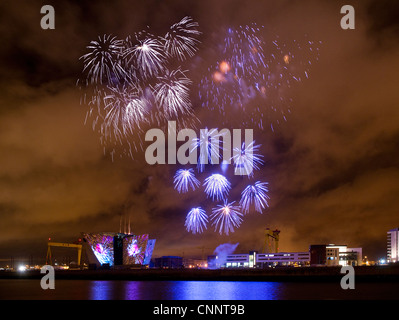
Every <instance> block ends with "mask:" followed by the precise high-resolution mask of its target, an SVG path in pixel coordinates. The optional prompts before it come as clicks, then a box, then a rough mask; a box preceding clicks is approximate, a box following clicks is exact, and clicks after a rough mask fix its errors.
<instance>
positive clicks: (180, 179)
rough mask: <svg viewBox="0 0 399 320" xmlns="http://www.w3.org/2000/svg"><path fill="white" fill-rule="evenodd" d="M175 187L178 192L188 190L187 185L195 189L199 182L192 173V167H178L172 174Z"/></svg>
mask: <svg viewBox="0 0 399 320" xmlns="http://www.w3.org/2000/svg"><path fill="white" fill-rule="evenodd" d="M174 184H175V189H176V190H177V191H178V192H179V193H185V192H188V190H189V187H190V188H191V189H192V190H195V189H196V188H197V187H198V186H199V184H200V182H199V180H198V179H197V178H196V177H195V175H194V170H193V169H191V168H190V169H179V170H177V172H176V174H175V176H174Z"/></svg>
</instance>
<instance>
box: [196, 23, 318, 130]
mask: <svg viewBox="0 0 399 320" xmlns="http://www.w3.org/2000/svg"><path fill="white" fill-rule="evenodd" d="M266 33H267V32H266V30H265V28H264V26H259V25H257V24H256V23H252V24H250V25H241V26H239V27H237V28H233V27H230V28H227V29H225V31H224V34H223V38H224V39H223V41H221V42H220V45H219V46H218V48H220V49H219V50H218V52H216V57H215V59H216V62H215V63H214V64H213V65H211V66H210V67H209V68H208V73H207V75H206V76H204V77H203V78H202V80H201V82H200V84H199V86H198V89H199V90H198V92H199V98H200V101H201V105H202V106H203V107H204V108H207V109H208V110H211V111H214V112H216V113H217V114H219V115H221V120H222V121H223V123H224V124H232V123H234V125H240V126H246V127H252V126H255V127H258V128H260V129H262V130H263V129H264V127H265V125H266V124H269V125H270V128H271V129H272V130H274V126H275V125H276V124H279V123H280V122H281V121H286V120H287V115H288V114H289V113H290V112H291V106H292V98H291V96H290V94H289V91H290V89H291V87H292V86H293V85H294V84H295V83H297V82H300V81H302V80H303V79H306V78H308V77H309V72H310V67H311V65H312V62H313V61H315V60H318V58H319V48H318V45H319V42H314V41H309V40H307V39H305V40H303V41H297V40H294V41H292V43H284V42H282V41H280V39H279V37H278V36H276V35H267V36H266Z"/></svg>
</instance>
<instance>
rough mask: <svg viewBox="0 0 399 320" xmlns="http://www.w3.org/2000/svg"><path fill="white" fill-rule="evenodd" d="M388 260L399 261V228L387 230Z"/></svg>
mask: <svg viewBox="0 0 399 320" xmlns="http://www.w3.org/2000/svg"><path fill="white" fill-rule="evenodd" d="M387 261H388V262H398V261H399V228H396V229H392V230H389V231H388V232H387Z"/></svg>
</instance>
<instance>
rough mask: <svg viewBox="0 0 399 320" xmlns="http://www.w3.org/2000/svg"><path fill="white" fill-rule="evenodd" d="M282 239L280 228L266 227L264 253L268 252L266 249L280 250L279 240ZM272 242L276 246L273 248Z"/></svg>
mask: <svg viewBox="0 0 399 320" xmlns="http://www.w3.org/2000/svg"><path fill="white" fill-rule="evenodd" d="M279 240H280V230H277V229H276V230H273V231H272V230H270V229H269V228H266V230H265V243H264V245H263V253H266V250H268V253H272V252H275V253H277V252H278V242H279ZM272 243H274V248H272Z"/></svg>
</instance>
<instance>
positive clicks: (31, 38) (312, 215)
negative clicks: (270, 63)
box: [0, 0, 399, 262]
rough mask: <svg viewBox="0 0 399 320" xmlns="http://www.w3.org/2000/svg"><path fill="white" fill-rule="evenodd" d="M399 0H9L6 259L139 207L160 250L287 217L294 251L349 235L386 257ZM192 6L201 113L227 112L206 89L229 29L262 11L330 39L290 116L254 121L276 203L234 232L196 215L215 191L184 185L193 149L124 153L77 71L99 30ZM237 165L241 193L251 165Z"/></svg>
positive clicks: (103, 225)
mask: <svg viewBox="0 0 399 320" xmlns="http://www.w3.org/2000/svg"><path fill="white" fill-rule="evenodd" d="M44 4H51V5H53V6H54V8H55V30H42V29H41V27H40V19H41V18H42V15H41V14H40V8H41V7H42V6H43V5H44ZM345 4H351V5H353V6H354V8H355V10H356V11H355V12H356V28H355V30H343V29H341V27H340V20H341V17H342V15H341V14H340V8H341V7H342V6H343V5H345ZM398 12H399V7H398V5H397V3H396V4H395V2H394V1H359V2H357V1H349V2H348V1H328V2H327V1H281V0H279V1H274V0H273V1H127V0H125V1H123V0H118V1H112V2H111V1H77V0H76V1H75V0H69V1H47V2H43V1H19V0H17V1H12V2H11V1H2V3H1V4H0V17H1V18H0V21H1V23H0V37H1V40H2V41H1V44H2V45H1V48H0V61H1V62H0V63H1V68H0V81H1V85H0V90H1V95H0V219H1V222H0V259H1V261H0V262H5V261H6V260H7V259H8V258H10V256H13V257H15V258H19V257H28V256H29V255H33V256H34V257H35V258H37V259H44V258H45V254H46V243H47V239H48V238H49V237H51V238H52V240H54V241H67V242H72V241H75V240H76V239H77V238H79V237H80V236H81V232H101V231H110V232H118V231H119V227H120V219H121V217H129V216H130V219H131V231H132V232H134V233H135V234H143V233H149V234H150V237H151V238H156V239H157V243H156V246H155V250H154V256H161V255H184V256H198V257H200V256H201V254H202V249H201V248H205V254H212V252H213V250H214V249H215V248H216V247H217V246H218V245H219V244H222V243H227V242H230V243H233V244H235V243H239V246H238V248H237V250H236V252H237V253H238V252H247V251H249V250H261V248H262V246H263V241H264V229H265V228H266V227H270V228H272V229H274V228H278V229H279V230H281V233H280V236H281V239H280V251H307V250H308V248H309V245H310V244H321V243H335V244H347V245H348V247H362V248H363V255H367V256H368V257H369V258H370V259H372V260H373V259H375V260H376V259H379V258H381V257H385V255H386V232H387V231H388V230H390V229H393V228H396V227H398V226H399V219H398V208H399V196H398V195H399V162H398V159H399V105H398V102H399V90H398V84H399V82H398V78H397V77H398V71H399V61H398V53H399V52H398V50H399V42H398V39H399V37H398V36H399V25H398V21H399V19H398V16H397V15H398ZM187 15H188V16H191V17H192V18H193V19H194V20H196V21H198V23H199V30H200V31H201V32H202V34H201V36H200V40H201V44H200V45H199V50H198V52H197V54H196V59H193V62H192V63H193V65H191V66H190V65H188V67H189V68H188V69H190V67H192V69H193V70H195V72H192V73H190V70H189V73H188V75H189V77H192V80H193V85H192V87H191V94H192V97H193V99H192V103H193V106H194V108H195V112H196V115H197V116H198V118H199V119H200V120H201V125H200V127H201V128H205V127H211V126H214V125H215V123H217V122H218V120H219V119H218V118H215V117H211V116H210V114H209V113H208V112H206V111H205V110H203V108H202V107H201V105H199V103H198V102H197V101H196V90H197V87H198V79H199V77H202V76H205V75H206V73H207V70H206V68H205V67H204V66H209V65H211V64H213V63H214V60H212V59H211V57H210V56H211V54H210V52H211V51H212V46H213V45H214V41H215V38H216V39H217V35H218V34H219V33H218V32H219V31H220V30H221V29H223V28H228V27H230V26H237V25H240V24H250V23H252V22H256V23H258V24H261V25H264V26H265V29H267V30H268V31H272V32H274V33H275V34H278V35H279V37H280V40H281V41H283V42H284V41H286V42H289V41H292V40H293V39H298V41H299V40H300V39H303V37H304V35H307V37H308V38H309V39H313V40H315V41H320V42H321V43H320V44H319V45H318V47H319V52H320V57H319V61H317V63H314V64H313V65H312V68H311V72H310V76H309V79H306V80H304V81H302V82H300V83H298V84H296V85H295V86H293V87H292V88H291V89H290V90H287V91H286V92H284V94H285V95H287V97H289V98H291V99H292V103H291V113H290V114H289V116H288V117H287V121H286V122H285V121H282V122H280V124H279V125H277V126H275V127H274V131H272V130H271V129H270V128H269V127H268V126H265V129H264V130H259V129H258V128H256V127H254V128H253V129H254V138H255V140H256V141H257V142H258V143H260V144H261V145H262V147H261V152H262V154H263V155H264V160H265V164H264V165H263V166H262V168H261V170H259V171H257V172H256V177H257V179H258V180H262V181H267V182H268V183H269V196H270V201H269V208H268V209H267V210H265V211H264V212H263V214H258V213H252V214H249V215H247V216H245V217H244V221H243V223H242V225H241V227H240V228H238V229H237V230H236V231H235V232H234V233H232V234H230V235H229V236H225V235H223V236H222V235H219V234H218V233H217V232H214V228H213V227H211V226H208V229H207V230H206V231H205V232H204V233H203V234H200V235H198V234H197V235H193V234H191V233H188V232H187V231H186V230H185V227H184V220H185V216H186V214H187V212H188V209H189V208H191V207H192V206H194V205H195V204H196V203H200V202H202V203H205V201H204V199H205V196H204V193H203V192H202V191H201V190H199V191H198V192H193V193H188V194H184V195H181V194H178V193H177V192H176V190H174V189H173V175H174V173H175V171H176V170H177V169H178V168H180V166H179V165H153V166H151V165H148V164H147V163H146V162H145V159H144V153H143V152H137V153H135V156H134V158H135V159H131V158H129V157H122V158H120V157H118V156H117V157H114V159H113V160H112V157H111V156H110V154H109V152H108V151H106V152H105V153H104V150H103V147H102V145H101V143H100V139H99V135H98V132H97V131H95V130H92V127H91V123H87V124H85V117H86V112H87V110H88V109H87V106H85V105H82V104H81V103H80V98H81V94H82V93H81V92H80V91H79V89H78V88H77V86H76V81H77V79H78V78H79V76H80V75H81V71H82V61H81V60H79V57H81V56H82V55H83V54H85V53H86V52H87V51H86V46H87V45H88V44H89V42H90V41H91V40H94V39H96V38H97V37H98V36H99V35H103V34H113V35H115V36H118V37H121V38H122V37H126V36H127V35H129V34H132V33H134V32H136V31H140V30H141V29H143V28H146V26H149V27H150V28H151V30H152V31H153V32H154V33H161V34H162V33H165V32H166V31H167V30H168V28H169V27H170V25H171V24H173V23H175V22H177V21H179V20H180V19H181V18H183V17H184V16H187ZM265 51H267V48H266V49H265ZM194 64H195V65H194ZM233 180H234V188H233V190H232V193H233V194H235V195H236V196H237V195H239V193H240V191H241V190H242V188H243V187H244V186H245V184H246V181H245V180H244V179H243V178H239V179H238V178H237V177H236V178H232V181H233ZM208 201H209V200H208ZM42 262H44V261H42Z"/></svg>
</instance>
